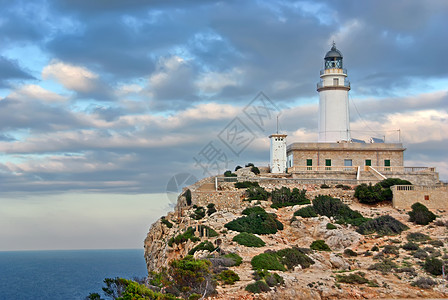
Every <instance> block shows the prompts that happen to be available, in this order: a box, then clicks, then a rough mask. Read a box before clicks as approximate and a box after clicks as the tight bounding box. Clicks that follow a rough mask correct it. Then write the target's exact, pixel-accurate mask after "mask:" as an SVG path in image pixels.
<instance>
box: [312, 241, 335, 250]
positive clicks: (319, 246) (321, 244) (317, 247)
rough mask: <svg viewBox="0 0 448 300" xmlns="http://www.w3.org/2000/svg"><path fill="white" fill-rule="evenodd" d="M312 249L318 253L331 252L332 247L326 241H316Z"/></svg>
mask: <svg viewBox="0 0 448 300" xmlns="http://www.w3.org/2000/svg"><path fill="white" fill-rule="evenodd" d="M310 248H311V249H312V250H317V251H331V248H330V246H328V245H327V244H326V243H325V241H324V240H316V241H314V242H312V243H311V246H310Z"/></svg>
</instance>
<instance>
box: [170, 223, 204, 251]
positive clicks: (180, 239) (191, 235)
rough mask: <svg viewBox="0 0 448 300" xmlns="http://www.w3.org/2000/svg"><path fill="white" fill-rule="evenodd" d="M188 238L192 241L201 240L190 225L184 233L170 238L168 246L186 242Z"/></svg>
mask: <svg viewBox="0 0 448 300" xmlns="http://www.w3.org/2000/svg"><path fill="white" fill-rule="evenodd" d="M187 240H192V241H197V240H199V239H198V238H197V237H195V236H194V228H193V227H189V228H187V230H185V232H184V233H182V234H179V235H177V236H175V237H172V238H170V239H169V240H168V246H170V247H172V246H173V244H181V243H184V242H186V241H187Z"/></svg>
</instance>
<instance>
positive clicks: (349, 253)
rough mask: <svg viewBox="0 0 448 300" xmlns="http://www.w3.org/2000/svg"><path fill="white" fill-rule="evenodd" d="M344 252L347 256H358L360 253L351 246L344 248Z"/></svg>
mask: <svg viewBox="0 0 448 300" xmlns="http://www.w3.org/2000/svg"><path fill="white" fill-rule="evenodd" d="M344 254H345V255H347V256H358V253H356V252H355V251H353V250H352V249H349V248H347V249H345V250H344Z"/></svg>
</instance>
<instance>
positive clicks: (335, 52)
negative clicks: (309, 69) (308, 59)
mask: <svg viewBox="0 0 448 300" xmlns="http://www.w3.org/2000/svg"><path fill="white" fill-rule="evenodd" d="M333 57H340V58H342V53H341V51H339V50H338V49H337V48H336V45H335V43H333V47H331V49H330V51H328V52H327V54H325V58H333Z"/></svg>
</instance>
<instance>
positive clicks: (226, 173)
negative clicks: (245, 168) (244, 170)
mask: <svg viewBox="0 0 448 300" xmlns="http://www.w3.org/2000/svg"><path fill="white" fill-rule="evenodd" d="M224 177H237V175H236V174H235V173H232V171H230V170H227V171H225V172H224Z"/></svg>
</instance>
